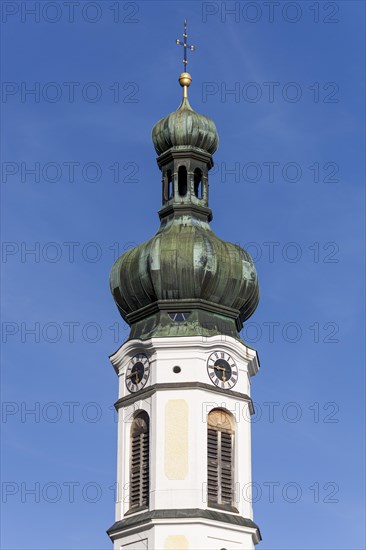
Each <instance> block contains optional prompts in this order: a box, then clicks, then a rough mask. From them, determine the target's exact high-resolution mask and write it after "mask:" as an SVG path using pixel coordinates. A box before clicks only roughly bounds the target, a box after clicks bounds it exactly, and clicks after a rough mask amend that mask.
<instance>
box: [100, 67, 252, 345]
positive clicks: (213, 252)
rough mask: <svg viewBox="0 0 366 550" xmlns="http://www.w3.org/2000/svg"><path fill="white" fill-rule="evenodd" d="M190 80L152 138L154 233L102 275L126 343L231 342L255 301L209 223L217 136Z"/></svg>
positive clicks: (238, 256)
mask: <svg viewBox="0 0 366 550" xmlns="http://www.w3.org/2000/svg"><path fill="white" fill-rule="evenodd" d="M191 80H192V79H191V77H190V75H189V74H188V73H182V75H181V76H180V78H179V82H180V84H181V86H182V88H183V100H182V103H181V105H180V107H179V108H178V110H177V111H175V112H174V113H172V114H170V115H169V116H167V117H165V118H163V119H162V120H160V121H159V122H158V123H157V124H156V125H155V126H154V129H153V133H152V138H153V143H154V146H155V149H156V151H157V153H158V155H159V156H158V158H157V162H158V166H159V168H160V170H161V172H162V186H163V189H162V191H163V192H162V200H163V204H162V208H161V210H160V211H159V217H160V220H161V224H160V228H159V230H158V231H157V233H156V234H155V235H154V236H153V237H152V238H151V239H150V240H148V241H146V242H144V243H142V244H140V245H139V246H137V247H135V248H132V249H130V250H128V251H127V252H125V253H124V254H123V255H122V256H120V257H119V258H118V259H117V261H116V262H115V264H114V265H113V267H112V271H111V275H110V286H111V292H112V295H113V298H114V300H115V302H116V304H117V307H118V309H119V311H120V313H121V315H122V317H123V319H125V321H126V322H127V323H128V324H129V325H130V326H131V333H130V338H140V339H146V338H150V337H152V336H154V337H167V336H194V335H200V336H212V335H216V334H225V335H230V336H233V337H234V338H239V332H240V330H241V328H242V326H243V322H244V321H245V320H246V319H248V318H249V317H250V316H251V315H252V313H253V312H254V310H255V309H256V307H257V305H258V301H259V286H258V280H257V274H256V270H255V267H254V264H253V260H252V258H251V257H250V255H249V254H248V252H246V251H245V250H243V249H242V248H240V247H239V246H237V245H234V244H232V243H229V242H225V241H223V240H221V239H220V238H219V237H217V236H216V235H215V233H214V232H213V231H212V229H211V227H210V225H209V222H210V221H211V219H212V213H211V210H210V208H209V206H208V172H209V170H210V169H211V168H212V166H213V160H212V154H213V153H214V151H216V148H217V146H218V133H217V130H216V127H215V124H214V122H213V121H212V120H211V119H209V118H208V117H206V116H203V115H199V114H198V113H196V112H195V111H193V109H192V108H191V106H190V105H189V102H188V93H187V90H188V86H189V85H190V83H191Z"/></svg>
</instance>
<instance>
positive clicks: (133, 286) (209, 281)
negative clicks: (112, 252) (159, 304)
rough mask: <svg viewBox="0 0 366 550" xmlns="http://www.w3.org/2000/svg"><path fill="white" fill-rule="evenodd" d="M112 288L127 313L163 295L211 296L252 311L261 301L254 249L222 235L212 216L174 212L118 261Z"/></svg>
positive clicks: (218, 301)
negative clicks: (176, 214)
mask: <svg viewBox="0 0 366 550" xmlns="http://www.w3.org/2000/svg"><path fill="white" fill-rule="evenodd" d="M110 282H111V290H112V293H113V295H114V298H115V300H116V301H117V302H118V305H119V307H120V310H121V312H122V314H123V315H124V316H126V315H128V314H129V313H131V312H133V311H136V310H138V309H140V308H143V307H145V306H148V305H149V304H151V303H152V302H155V301H158V300H174V301H176V300H188V299H191V300H206V301H208V302H213V303H215V304H220V305H221V306H224V307H227V308H231V309H235V310H239V311H240V313H241V316H242V318H243V320H244V319H246V318H247V317H249V315H251V313H252V312H253V310H254V309H255V307H256V305H257V302H258V284H257V275H256V271H255V268H254V265H253V261H252V259H251V257H250V255H249V254H248V253H247V252H246V251H245V250H243V249H242V248H240V247H239V246H237V245H234V244H232V243H229V242H225V241H222V240H221V239H219V238H218V237H217V236H216V235H215V233H214V232H213V231H212V230H211V228H210V226H209V224H208V222H207V221H202V220H199V219H196V218H194V217H192V216H189V215H184V214H183V215H181V216H179V217H173V216H172V217H171V219H170V220H168V221H167V222H166V223H164V224H163V225H162V227H160V229H159V231H158V232H157V233H156V235H155V236H154V237H153V238H152V239H150V240H149V241H146V242H145V243H142V244H140V245H139V246H137V247H135V248H132V249H130V250H128V251H127V252H126V253H125V254H123V255H122V256H121V257H120V258H118V260H117V261H116V262H115V264H114V266H113V268H112V272H111V278H110Z"/></svg>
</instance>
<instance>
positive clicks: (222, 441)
mask: <svg viewBox="0 0 366 550" xmlns="http://www.w3.org/2000/svg"><path fill="white" fill-rule="evenodd" d="M214 412H216V411H214ZM222 412H223V411H222ZM233 439H234V434H233V432H232V430H228V429H225V428H223V427H222V426H220V425H218V426H213V425H212V424H211V425H210V423H209V426H208V430H207V493H208V494H207V497H208V501H209V502H211V503H214V504H229V505H232V503H233V478H234V476H233V442H234V441H233Z"/></svg>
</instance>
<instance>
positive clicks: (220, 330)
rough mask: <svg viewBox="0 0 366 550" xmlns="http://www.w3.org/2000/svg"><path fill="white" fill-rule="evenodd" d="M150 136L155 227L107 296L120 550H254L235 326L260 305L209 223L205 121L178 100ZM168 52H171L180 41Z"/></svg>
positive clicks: (247, 272)
mask: <svg viewBox="0 0 366 550" xmlns="http://www.w3.org/2000/svg"><path fill="white" fill-rule="evenodd" d="M183 37H184V40H183V42H182V45H183V46H184V52H185V55H184V60H185V63H184V68H185V72H183V73H182V74H181V75H180V77H179V83H180V85H181V87H182V89H183V98H182V101H181V104H180V106H179V107H178V109H177V110H176V111H175V112H173V113H171V114H170V115H168V116H166V117H165V118H163V119H162V120H160V121H159V122H157V124H156V125H155V126H154V128H153V132H152V139H153V143H154V147H155V150H156V152H157V154H158V157H157V163H158V166H159V168H160V170H161V173H162V208H161V209H160V211H159V217H160V227H159V229H158V231H157V233H156V234H155V235H154V236H153V237H152V238H151V239H150V240H148V241H146V242H144V243H142V244H141V245H139V246H137V247H135V248H133V249H131V250H128V251H127V252H125V253H124V254H123V255H122V256H121V257H120V258H118V260H117V261H116V262H115V264H114V266H113V268H112V271H111V276H110V284H111V291H112V294H113V297H114V300H115V302H116V304H117V307H118V309H119V312H120V314H121V316H122V317H123V319H124V320H125V321H126V322H127V323H128V324H129V325H130V327H131V331H130V335H129V338H128V340H127V341H126V342H125V343H124V344H123V345H122V346H121V347H120V348H119V349H118V350H117V351H116V352H115V353H114V354H113V355H112V356H111V358H110V359H111V362H112V365H113V367H114V369H115V371H116V373H117V375H118V379H119V398H118V401H117V402H116V405H115V406H116V408H117V410H118V461H117V486H118V491H117V493H118V494H117V504H116V521H115V523H114V524H113V525H112V527H111V528H110V529H109V530H108V534H109V536H110V538H111V540H112V541H113V543H114V548H115V549H116V550H117V549H118V550H121V549H123V550H127V549H129V550H142V549H143V550H146V549H149V550H178V549H179V550H198V549H200V550H201V549H204V550H206V549H207V550H223V549H226V550H235V549H252V548H254V545H255V544H256V543H258V542H259V541H260V532H259V529H258V527H257V525H256V524H255V523H254V522H253V512H252V504H251V501H250V497H251V493H250V488H251V436H250V432H251V423H250V416H251V414H252V413H253V405H252V401H251V397H250V386H251V378H252V376H254V375H255V374H256V373H257V372H258V369H259V361H258V357H257V353H256V351H255V350H253V349H252V348H251V347H249V346H247V345H246V344H245V343H244V342H243V341H242V340H241V338H240V335H239V333H240V330H241V329H242V327H243V323H244V321H245V320H246V319H248V318H249V317H250V316H251V315H252V313H253V312H254V310H255V309H256V307H257V304H258V299H259V288H258V282H257V275H256V271H255V268H254V265H253V261H252V259H251V257H250V255H249V254H248V253H247V252H246V251H245V250H243V249H242V248H240V247H239V246H237V245H234V244H231V243H229V242H226V241H222V240H221V239H219V237H217V236H216V235H215V233H214V232H213V231H212V229H211V227H210V221H211V220H212V213H211V210H210V208H209V193H208V190H209V171H210V169H211V168H212V166H213V159H212V155H213V154H214V153H215V151H216V149H217V147H218V141H219V140H218V133H217V130H216V126H215V124H214V122H213V121H212V120H211V119H210V118H208V117H207V116H204V115H201V114H198V113H197V112H196V111H194V110H193V109H192V107H191V106H190V103H189V101H188V88H189V86H190V84H191V81H192V78H191V76H190V75H189V73H187V72H186V50H187V47H188V48H190V49H191V50H192V49H193V47H191V46H187V33H186V25H185V30H184V34H183ZM177 43H180V42H179V41H177Z"/></svg>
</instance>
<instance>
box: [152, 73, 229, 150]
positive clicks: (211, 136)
mask: <svg viewBox="0 0 366 550" xmlns="http://www.w3.org/2000/svg"><path fill="white" fill-rule="evenodd" d="M191 80H192V79H191V77H190V75H189V74H188V73H182V74H181V76H180V79H179V82H181V83H182V86H183V87H184V86H187V87H188V86H189V84H190V82H191ZM152 140H153V143H154V147H155V150H156V152H157V153H158V155H161V154H162V153H164V152H165V151H167V150H168V149H170V148H171V147H179V146H182V145H186V146H191V147H197V148H199V149H203V150H205V151H207V152H208V153H210V154H211V155H213V153H214V152H215V151H216V149H217V147H218V145H219V136H218V133H217V130H216V126H215V123H214V121H213V120H212V119H211V118H209V117H208V116H205V115H200V114H199V113H196V111H194V110H193V109H192V107H191V106H190V104H189V101H188V97H183V99H182V102H181V104H180V106H179V107H178V109H177V110H176V111H174V112H173V113H170V115H168V116H166V117H165V118H162V119H161V120H159V122H157V123H156V124H155V126H154V128H153V131H152Z"/></svg>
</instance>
